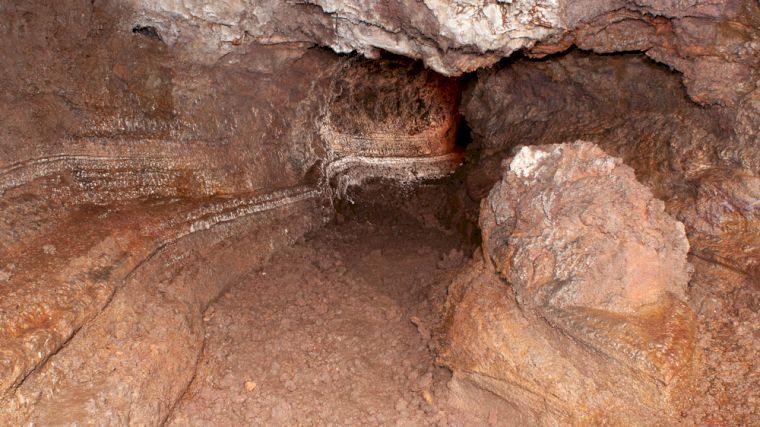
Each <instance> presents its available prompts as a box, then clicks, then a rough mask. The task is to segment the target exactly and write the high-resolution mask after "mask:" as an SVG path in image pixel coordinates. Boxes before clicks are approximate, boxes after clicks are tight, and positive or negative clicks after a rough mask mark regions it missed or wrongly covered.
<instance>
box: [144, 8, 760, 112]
mask: <svg viewBox="0 0 760 427" xmlns="http://www.w3.org/2000/svg"><path fill="white" fill-rule="evenodd" d="M132 5H133V6H134V13H133V18H132V19H133V21H134V23H135V24H139V25H151V26H155V27H156V28H157V32H158V34H160V36H161V37H163V39H164V40H166V41H167V43H168V44H169V45H171V46H172V47H174V48H177V49H178V50H183V51H185V52H186V55H187V56H189V57H192V58H194V60H196V61H201V62H214V61H216V60H217V59H218V58H220V57H222V56H223V55H225V54H227V53H229V52H233V51H235V50H240V49H244V46H245V45H247V44H248V43H251V42H257V43H281V42H283V41H308V42H314V43H318V44H320V45H322V46H330V47H331V48H332V49H334V50H335V51H337V52H341V53H347V52H351V51H357V52H360V53H363V54H364V55H366V56H368V57H377V56H378V55H379V51H380V50H386V51H390V52H393V53H396V54H400V55H405V56H408V57H411V58H420V59H423V60H424V61H425V63H426V64H427V65H428V66H430V67H431V68H433V69H435V70H436V71H438V72H441V73H443V74H446V75H456V74H461V73H464V72H470V71H474V70H476V69H478V68H482V67H485V66H489V65H492V64H494V63H496V62H498V61H499V60H500V59H501V58H502V57H506V56H510V55H511V54H512V53H513V52H516V51H519V50H525V51H527V52H528V54H529V55H533V56H544V55H546V54H548V53H556V52H561V51H564V50H566V49H567V48H568V47H570V46H573V45H576V46H578V47H580V48H582V49H584V50H590V51H594V52H598V53H611V52H630V51H640V52H645V53H646V55H647V56H649V57H650V58H652V59H654V60H656V61H658V62H660V63H663V64H667V65H668V66H670V67H672V68H674V69H676V70H678V71H680V72H682V73H683V75H684V79H683V81H684V84H685V85H686V86H687V88H688V91H689V95H690V96H691V97H692V99H694V100H695V101H697V102H699V103H701V104H713V103H717V104H723V105H733V104H738V103H740V102H741V100H742V98H743V97H744V96H746V95H747V94H748V93H749V92H751V91H753V90H754V89H755V82H756V80H757V78H758V73H757V66H758V52H759V51H760V44H759V43H758V41H757V40H758V28H760V25H758V24H760V8H759V6H758V3H757V2H756V1H754V0H731V1H716V0H693V1H686V2H674V1H667V0H647V1H641V0H628V1H626V0H603V1H598V0H594V1H577V0H576V1H572V0H561V1H547V0H521V1H506V0H505V1H489V0H452V1H441V0H424V1H412V0H394V1H387V2H370V3H365V2H361V1H357V0H342V1H335V0H308V1H305V2H297V3H293V4H291V3H282V2H275V3H271V2H265V1H260V0H232V1H227V2H224V3H223V4H219V5H213V6H212V5H207V4H206V3H205V2H202V1H198V0H180V1H174V0H172V1H169V0H159V1H155V0H150V1H148V0H133V1H132Z"/></svg>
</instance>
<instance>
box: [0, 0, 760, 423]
mask: <svg viewBox="0 0 760 427" xmlns="http://www.w3.org/2000/svg"><path fill="white" fill-rule="evenodd" d="M0 30H2V34H3V37H0V71H1V72H0V424H3V425H5V424H9V425H26V424H32V425H47V424H56V423H58V424H61V423H63V424H76V423H100V424H113V425H125V424H140V425H160V424H162V423H163V422H165V421H166V419H167V418H168V417H169V416H170V415H171V413H172V411H173V408H174V406H175V405H176V403H177V401H178V399H179V398H180V396H181V395H182V394H183V393H184V392H185V391H186V390H187V389H188V385H189V384H190V382H191V381H192V378H193V375H195V372H196V369H195V365H196V364H197V363H198V360H199V355H200V353H201V350H202V348H203V341H204V326H203V322H202V320H199V319H202V318H203V315H202V313H203V312H204V310H205V309H206V307H208V305H209V304H210V303H211V302H212V301H213V300H214V299H215V298H216V297H217V296H218V295H220V294H222V293H223V292H224V291H225V290H226V289H227V288H228V287H229V286H230V284H232V283H234V282H236V281H238V280H239V278H240V277H242V276H243V275H245V274H246V272H249V271H251V270H252V269H256V268H258V267H260V266H261V265H262V264H263V263H264V262H265V261H266V260H267V259H268V257H269V256H270V255H271V254H272V253H273V252H274V251H275V250H277V249H278V248H281V247H283V246H286V245H289V244H292V243H293V242H295V241H297V240H298V239H300V238H301V237H302V236H304V235H305V234H306V233H307V232H309V231H311V230H314V229H316V228H319V227H321V226H322V225H323V224H324V223H325V222H326V221H329V220H330V219H331V218H332V217H333V215H334V213H335V209H336V205H338V206H343V205H345V206H350V205H351V204H352V203H353V202H354V201H355V200H354V199H359V198H363V199H364V200H365V201H366V200H370V202H372V203H377V204H383V203H387V204H394V205H397V206H400V207H401V210H402V211H405V213H406V214H409V216H411V217H417V218H420V219H421V222H422V223H424V224H426V225H428V226H431V227H439V228H445V227H443V226H442V224H443V225H446V226H451V228H460V229H467V231H466V232H465V233H463V234H466V235H468V236H470V235H476V234H478V231H477V226H476V224H478V225H479V226H480V231H481V234H482V236H480V237H482V251H481V252H480V255H479V257H480V258H478V256H476V259H474V260H472V261H471V262H470V263H469V264H468V266H467V267H466V268H464V269H463V270H462V271H461V274H460V277H459V279H457V280H456V281H455V282H454V283H453V284H452V286H451V288H450V296H449V299H448V305H447V306H446V310H445V313H444V314H445V318H444V319H443V320H442V324H443V326H444V328H443V329H442V331H443V332H444V333H443V334H442V335H441V339H440V343H439V345H438V346H437V347H435V346H433V345H432V344H431V346H432V347H434V348H433V350H434V351H437V352H438V354H437V355H438V357H439V360H440V361H441V363H442V364H444V365H446V366H448V367H450V368H451V369H452V371H453V373H454V378H453V381H452V382H451V389H452V394H451V395H452V396H453V397H452V399H453V400H452V401H454V402H458V403H459V404H460V405H461V406H462V407H464V408H466V409H467V410H468V411H469V410H472V411H477V410H479V409H485V414H481V415H484V416H485V417H486V418H489V419H491V421H494V420H493V419H492V418H494V417H496V418H497V419H496V420H495V421H494V422H495V423H497V424H498V422H499V421H500V420H499V419H498V417H500V416H504V417H510V418H505V419H507V420H509V421H505V422H504V424H510V423H513V424H534V423H535V424H546V425H556V424H578V423H581V424H583V423H588V424H599V423H609V424H632V425H647V424H677V423H679V422H683V423H685V424H706V425H714V424H716V425H746V424H751V423H752V422H754V421H755V418H756V417H757V413H758V412H760V409H759V406H760V403H758V399H757V394H756V390H757V389H759V388H760V366H758V364H759V363H760V362H758V361H757V357H756V353H757V351H758V348H760V347H758V346H759V345H760V344H758V343H759V342H760V339H758V337H757V332H756V331H757V330H758V322H759V320H758V315H757V313H758V311H760V291H758V288H757V283H758V278H759V277H760V222H759V221H758V218H760V204H758V200H760V178H758V176H759V175H760V149H758V141H759V138H760V88H759V86H760V4H759V3H758V2H757V1H755V0H727V1H718V0H688V1H671V0H602V1H586V0H583V1H571V0H551V1H550V0H451V1H442V0H422V1H418V0H414V1H413V0H390V1H357V0H340V1H338V0H306V1H296V2H285V1H275V2H266V1H259V0H228V1H220V2H203V1H200V0H131V1H115V0H66V1H54V2H51V1H43V0H29V1H23V2H22V1H15V2H14V1H5V2H3V1H0ZM355 53H358V54H355ZM510 56H511V57H510ZM508 57H509V58H508ZM463 120H465V121H463ZM575 140H583V141H590V142H578V143H572V144H562V145H554V144H558V143H566V142H568V141H575ZM594 144H595V145H594ZM465 146H466V148H465ZM605 153H608V154H605ZM462 165H463V167H460V166H462ZM422 182H425V183H426V184H424V185H422V184H421V183H422ZM389 183H391V185H392V186H389ZM420 204H422V205H425V206H424V209H422V208H420V207H419V205H420ZM676 220H677V221H676ZM678 221H680V222H678ZM369 228H371V227H368V229H369ZM446 232H449V230H446ZM457 259H459V258H458V257H457ZM691 266H693V268H694V271H692V267H691ZM451 268H454V267H451ZM380 282H382V281H380ZM447 285H448V284H443V285H442V286H443V287H442V288H440V289H439V291H440V292H439V294H440V295H443V293H444V292H443V290H444V289H445V287H446V286H447ZM441 298H442V297H441ZM432 305H433V304H432V303H431V307H428V310H429V311H430V312H431V313H432V312H433V311H434V307H432ZM417 320H419V319H417ZM415 324H416V326H417V327H418V328H419V329H420V330H424V331H425V334H424V335H425V336H426V338H425V339H426V345H427V342H429V341H430V338H431V335H430V331H429V328H428V327H427V326H425V325H423V324H422V323H419V322H416V323H415ZM692 386H693V390H696V392H694V395H693V396H692V397H688V396H689V390H692ZM484 390H485V391H487V392H486V393H485V394H483V391H484ZM417 391H419V390H417ZM415 392H416V391H415ZM494 396H496V397H494ZM437 398H438V396H436V399H437ZM424 400H425V401H426V402H428V401H429V400H430V401H432V400H433V398H432V397H430V396H427V397H425V399H424ZM428 403H429V402H428ZM62 408H65V410H64V409H62ZM490 410H493V411H495V412H493V413H489V411H490Z"/></svg>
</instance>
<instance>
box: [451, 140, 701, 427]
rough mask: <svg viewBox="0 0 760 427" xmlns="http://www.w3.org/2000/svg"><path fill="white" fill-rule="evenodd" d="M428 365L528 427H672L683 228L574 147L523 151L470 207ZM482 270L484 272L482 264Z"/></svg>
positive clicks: (687, 324) (683, 357)
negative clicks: (497, 401)
mask: <svg viewBox="0 0 760 427" xmlns="http://www.w3.org/2000/svg"><path fill="white" fill-rule="evenodd" d="M480 226H481V228H482V232H483V253H484V260H483V261H480V262H475V263H473V264H472V266H471V267H470V269H469V270H468V271H466V272H465V273H463V276H462V277H460V278H459V279H458V280H456V281H455V282H454V284H453V285H452V289H451V290H450V292H451V296H450V301H449V308H448V314H447V319H448V320H447V333H446V337H445V343H444V348H443V350H442V353H441V355H440V360H441V361H442V362H443V363H444V364H445V365H446V366H449V367H451V369H452V370H453V371H454V375H455V378H457V380H458V381H463V380H466V381H470V382H474V383H475V384H477V387H479V388H481V389H483V390H488V391H490V392H492V393H495V394H497V395H499V396H501V397H502V398H503V399H505V400H507V401H508V402H509V404H510V405H512V406H513V408H514V410H515V411H516V412H517V413H519V414H520V415H519V416H520V417H523V418H524V419H526V420H531V422H536V423H539V424H553V423H556V422H561V423H577V422H589V423H612V424H629V425H653V424H658V423H661V422H668V423H670V422H674V421H675V420H676V419H677V418H678V417H679V414H678V411H677V406H676V402H677V400H678V399H680V398H682V397H683V396H682V394H681V393H683V391H682V388H683V387H685V386H687V385H688V381H689V379H690V376H691V371H692V366H693V365H692V364H693V360H692V356H693V348H694V343H695V323H694V314H693V313H692V311H691V309H690V308H689V306H688V305H687V304H686V302H685V291H686V284H687V282H688V280H689V266H688V264H687V262H686V253H687V251H688V242H687V241H686V236H685V233H684V228H683V225H681V224H680V223H678V222H676V221H675V220H673V219H672V218H671V217H670V216H668V215H667V214H666V213H665V211H664V204H663V203H662V202H661V201H658V200H656V199H655V198H654V197H653V196H652V194H651V192H650V191H649V190H647V189H646V188H645V187H644V186H642V185H641V184H639V183H638V182H637V181H636V179H635V177H634V174H633V171H632V170H631V169H630V168H629V167H627V166H625V165H623V164H622V162H621V161H620V160H619V159H615V158H613V157H610V156H608V155H606V154H605V153H604V152H603V151H601V150H600V149H599V148H598V147H596V146H594V145H593V144H591V143H588V142H576V143H573V144H563V145H548V146H536V147H523V148H522V149H520V151H519V152H518V154H517V155H516V156H515V157H514V158H513V159H512V161H511V163H510V165H509V168H508V170H506V171H505V172H504V177H503V179H502V181H500V182H499V183H498V184H497V185H496V186H495V187H494V189H493V190H492V191H491V193H490V195H489V197H488V198H487V199H484V200H483V202H482V205H481V220H480ZM491 266H492V267H491Z"/></svg>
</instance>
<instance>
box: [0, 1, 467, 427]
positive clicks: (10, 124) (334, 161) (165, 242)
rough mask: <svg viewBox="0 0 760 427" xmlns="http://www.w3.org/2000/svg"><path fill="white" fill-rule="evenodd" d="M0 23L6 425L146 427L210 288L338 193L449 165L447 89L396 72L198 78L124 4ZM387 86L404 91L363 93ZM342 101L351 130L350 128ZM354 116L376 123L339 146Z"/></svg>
mask: <svg viewBox="0 0 760 427" xmlns="http://www.w3.org/2000/svg"><path fill="white" fill-rule="evenodd" d="M0 13H2V16H3V20H2V29H3V31H4V37H2V38H0V39H2V40H0V56H2V57H3V58H5V59H7V60H4V61H3V73H0V74H1V75H0V87H2V88H3V90H2V91H1V92H2V95H0V96H2V97H3V98H2V100H3V102H0V104H2V105H1V106H0V132H2V135H1V136H0V419H3V420H8V422H10V423H11V424H25V423H40V424H50V423H61V422H62V423H64V424H68V423H75V422H85V421H87V422H95V423H103V422H105V423H107V424H128V423H138V424H148V425H156V424H160V423H161V422H163V420H164V419H165V418H166V416H167V415H168V413H169V411H170V410H171V408H172V406H173V404H174V403H175V402H176V401H177V399H178V398H179V397H180V395H181V393H182V392H183V391H184V389H185V387H186V386H187V384H188V383H189V381H190V380H191V377H192V374H193V372H194V363H195V361H196V360H197V357H198V354H199V352H200V349H201V348H202V344H203V330H202V324H201V322H199V320H198V319H199V318H200V316H201V313H202V312H203V310H205V307H206V306H207V305H208V304H209V302H210V301H212V300H213V299H214V298H216V296H217V295H219V294H220V293H221V292H223V291H224V290H225V289H226V287H227V286H229V285H230V284H231V283H234V281H235V280H237V279H238V278H239V277H241V275H243V274H245V273H246V272H247V271H249V270H250V269H253V268H256V267H257V266H259V265H261V264H262V263H263V262H265V261H266V259H267V258H268V256H269V255H270V254H271V253H272V252H273V251H274V250H276V249H277V248H279V247H282V246H283V245H286V244H289V243H291V242H292V241H294V240H295V239H297V238H299V237H300V236H302V235H303V234H304V233H306V232H307V231H309V230H311V229H314V228H315V227H319V226H320V225H322V224H323V223H324V221H326V220H327V219H329V218H330V217H331V215H332V200H333V197H334V196H336V195H339V194H343V193H345V190H346V188H345V187H348V186H351V185H355V184H358V183H361V182H363V180H365V179H367V177H370V176H385V177H388V178H391V179H394V180H396V181H401V182H410V181H416V180H420V179H425V178H430V177H441V176H446V175H447V174H449V173H450V172H451V171H452V170H453V169H454V168H456V166H458V165H459V163H460V162H461V154H459V153H455V152H454V150H453V143H452V141H453V139H452V138H453V135H454V133H455V132H456V126H457V123H458V114H457V112H456V103H457V102H458V96H459V89H458V85H457V81H456V80H455V79H447V78H444V77H441V76H437V75H435V74H434V73H432V72H430V71H428V70H425V69H424V68H422V67H420V66H419V65H418V64H414V63H413V62H412V61H408V60H403V59H395V60H393V61H388V63H387V65H386V68H388V69H387V70H386V71H385V72H384V73H382V74H379V73H376V72H375V71H376V69H375V68H376V66H375V65H372V64H369V63H368V62H367V61H366V60H364V59H361V58H356V57H339V56H337V55H335V54H334V53H332V52H330V51H328V50H326V49H321V48H318V47H315V46H314V45H312V44H307V43H294V42H287V43H282V44H278V45H276V46H274V45H270V46H263V45H248V46H247V47H246V49H245V50H244V51H242V50H241V51H236V52H232V53H230V54H229V55H226V56H225V57H224V58H218V60H217V61H215V62H214V63H201V62H198V61H195V60H191V59H192V58H187V57H182V56H181V55H180V54H178V52H177V51H174V50H172V49H171V48H170V47H168V46H167V44H166V43H165V40H164V39H162V37H161V35H160V34H159V33H157V32H156V30H155V29H152V28H150V27H144V26H143V27H134V26H133V25H132V22H131V21H128V20H127V19H126V18H127V17H131V16H133V14H134V11H133V10H131V9H129V8H128V7H127V6H125V4H124V3H123V2H91V1H77V0H71V1H66V2H52V3H51V2H43V1H32V2H23V3H18V2H16V3H14V4H3V5H0ZM388 82H391V83H392V84H394V85H398V86H406V87H407V88H408V89H407V91H406V92H404V93H395V92H390V91H386V92H384V93H382V96H381V97H380V98H379V99H371V98H370V97H368V96H364V97H362V94H361V91H362V90H364V91H365V92H366V91H367V88H371V87H375V86H377V87H380V86H382V85H383V84H386V85H387V84H389V83H388ZM362 88H364V89H362ZM352 91H354V92H355V94H351V96H350V97H349V99H348V101H341V94H344V95H349V94H350V93H352ZM355 95H356V96H355ZM370 95H371V94H370ZM357 96H358V97H357ZM346 102H350V103H352V104H353V105H355V106H356V107H357V108H358V110H359V111H365V112H366V114H367V115H366V116H361V115H358V116H354V115H351V116H348V115H349V113H350V110H349V106H348V104H347V103H346ZM400 105H403V106H405V107H404V108H403V109H402V110H403V113H402V112H401V111H400V110H399V109H398V108H397V107H398V106H400ZM421 117H426V119H424V120H419V118H421ZM352 120H359V122H358V125H359V126H360V128H361V130H362V131H363V130H365V129H364V127H362V126H361V125H362V124H366V123H368V122H369V121H376V122H378V123H383V126H382V128H378V129H375V130H374V131H372V132H369V133H363V132H357V125H356V124H355V125H351V123H352V122H351V121H352ZM362 120H363V121H362ZM391 123H393V124H392V125H390V124H391ZM336 124H337V127H336ZM331 126H332V127H331ZM352 126H353V127H352ZM325 129H333V130H334V129H338V131H339V134H340V135H343V136H344V138H343V139H341V138H337V139H335V138H332V137H331V135H333V134H334V133H332V134H331V133H329V132H328V133H325V132H324V130H325ZM341 132H342V133H341ZM382 132H385V133H382ZM346 135H348V136H347V137H346ZM352 138H353V139H352ZM395 138H400V139H402V140H415V141H417V142H416V145H414V147H411V148H410V147H407V146H406V145H399V144H396V143H395V142H396V141H395ZM345 140H351V141H353V140H356V141H360V146H352V145H351V144H349V145H341V144H340V142H341V141H345ZM336 189H338V190H341V191H340V192H337V191H336ZM61 407H66V408H68V410H67V412H66V413H65V414H61V413H60V408H61Z"/></svg>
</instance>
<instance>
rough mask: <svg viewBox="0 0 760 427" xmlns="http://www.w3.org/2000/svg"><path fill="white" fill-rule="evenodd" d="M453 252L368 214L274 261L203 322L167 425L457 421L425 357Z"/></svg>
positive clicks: (436, 232)
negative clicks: (199, 347) (196, 353)
mask: <svg viewBox="0 0 760 427" xmlns="http://www.w3.org/2000/svg"><path fill="white" fill-rule="evenodd" d="M395 215H400V214H398V213H396V214H395ZM460 247H461V242H460V239H459V237H458V236H457V235H455V234H452V233H447V232H444V231H441V230H440V229H436V228H430V227H428V228H426V227H424V225H422V224H420V223H418V222H416V221H415V220H414V219H412V218H411V217H402V218H401V220H399V219H398V217H396V218H393V217H392V216H390V215H388V214H387V213H377V214H374V215H370V216H363V217H360V218H358V219H356V218H354V219H349V220H345V221H341V223H339V224H331V225H329V226H327V227H326V228H324V229H322V230H320V231H318V232H316V233H314V234H312V235H310V236H308V237H307V238H306V240H305V241H304V242H301V243H299V244H297V245H295V246H294V247H291V248H288V249H285V250H283V251H281V252H279V254H278V255H275V257H274V258H273V259H272V261H271V262H270V263H269V264H268V265H267V266H266V267H264V268H263V269H261V270H259V271H257V272H254V273H252V274H251V275H249V276H248V277H247V278H246V279H245V280H243V281H242V282H240V283H239V284H237V285H236V286H234V287H233V288H232V289H230V290H229V291H228V292H227V293H226V294H224V295H223V296H222V297H221V298H220V299H219V300H218V301H217V302H216V303H214V304H212V305H211V307H210V308H209V309H208V311H207V312H206V314H205V318H204V320H205V322H206V343H205V347H204V352H203V357H202V359H201V360H200V362H199V367H198V373H197V375H196V378H195V380H194V381H193V384H192V385H191V387H190V389H189V391H188V392H187V393H186V395H185V396H184V398H183V399H182V401H181V402H180V404H179V405H178V406H177V408H176V410H175V412H174V415H173V417H172V418H171V419H170V422H169V424H170V425H175V426H180V425H199V426H200V425H368V424H371V425H435V424H440V423H443V424H446V423H447V422H454V423H457V422H464V421H463V420H462V419H461V417H458V416H456V415H454V412H453V411H452V410H451V409H449V408H447V405H446V403H445V401H444V396H445V393H444V392H443V391H444V387H445V380H446V373H445V371H444V370H442V369H439V368H435V367H434V365H433V355H432V354H431V352H430V350H429V348H428V344H429V341H430V331H429V328H430V327H431V325H433V324H434V322H435V314H434V312H435V311H437V309H438V308H439V306H440V304H442V303H443V301H444V298H445V289H446V287H447V285H448V283H449V282H450V281H451V279H452V277H453V275H454V274H455V272H456V270H457V268H458V267H459V266H460V265H461V263H462V261H464V257H465V255H464V254H463V252H462V251H461V248H460Z"/></svg>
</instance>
